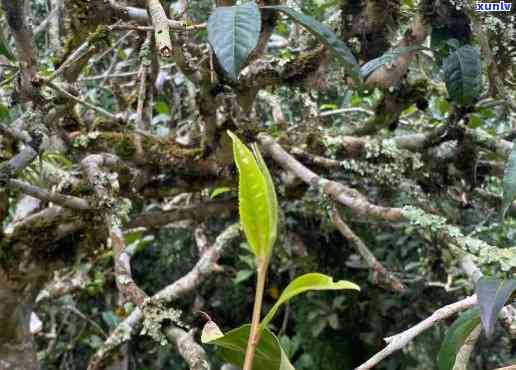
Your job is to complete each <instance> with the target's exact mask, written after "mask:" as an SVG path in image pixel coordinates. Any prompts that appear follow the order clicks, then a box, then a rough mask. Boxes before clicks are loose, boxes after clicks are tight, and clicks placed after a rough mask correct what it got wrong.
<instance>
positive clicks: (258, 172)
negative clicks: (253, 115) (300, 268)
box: [228, 132, 278, 257]
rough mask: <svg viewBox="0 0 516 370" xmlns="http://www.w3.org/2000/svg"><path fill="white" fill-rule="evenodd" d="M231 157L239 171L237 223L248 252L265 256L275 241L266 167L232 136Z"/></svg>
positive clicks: (271, 192)
mask: <svg viewBox="0 0 516 370" xmlns="http://www.w3.org/2000/svg"><path fill="white" fill-rule="evenodd" d="M228 135H229V136H230V137H231V139H232V140H233V155H234V158H235V163H236V165H237V168H238V172H239V183H238V203H239V212H240V221H241V223H242V227H243V229H244V233H245V236H246V238H247V241H248V243H249V245H250V247H251V250H252V251H253V253H254V254H255V256H257V257H268V256H269V255H270V252H271V250H272V247H273V245H274V242H275V241H276V235H277V220H278V215H277V209H278V205H277V203H276V193H275V190H274V186H273V184H272V180H271V177H270V174H269V173H268V170H267V167H266V166H265V164H264V163H263V159H261V156H260V155H259V151H258V148H256V149H255V152H256V153H258V156H257V158H255V156H254V155H253V153H252V152H251V150H249V149H248V148H247V147H246V146H245V145H244V144H243V143H242V142H241V141H240V139H238V138H237V137H236V136H235V135H234V134H233V133H231V132H228Z"/></svg>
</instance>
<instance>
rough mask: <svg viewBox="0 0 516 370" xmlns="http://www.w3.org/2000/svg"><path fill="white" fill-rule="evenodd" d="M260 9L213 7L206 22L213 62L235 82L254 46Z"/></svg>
mask: <svg viewBox="0 0 516 370" xmlns="http://www.w3.org/2000/svg"><path fill="white" fill-rule="evenodd" d="M260 28H261V15H260V10H259V9H258V6H257V5H256V3H255V2H249V3H245V4H242V5H236V6H223V7H219V8H215V10H214V11H213V13H212V14H211V15H210V17H209V19H208V41H209V42H210V45H211V47H212V48H213V51H214V52H215V55H216V56H217V60H218V61H219V63H220V65H221V66H222V68H223V69H224V71H226V72H227V73H228V74H229V76H230V77H232V78H234V79H236V78H237V77H238V74H239V73H240V70H241V69H242V66H243V65H244V63H245V62H246V60H247V58H248V57H249V54H250V53H251V51H252V50H253V49H254V48H255V47H256V45H257V44H258V38H259V36H260Z"/></svg>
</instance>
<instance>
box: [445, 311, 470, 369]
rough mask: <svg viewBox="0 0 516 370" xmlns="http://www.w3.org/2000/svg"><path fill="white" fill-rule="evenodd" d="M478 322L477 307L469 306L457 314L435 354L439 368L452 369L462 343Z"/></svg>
mask: <svg viewBox="0 0 516 370" xmlns="http://www.w3.org/2000/svg"><path fill="white" fill-rule="evenodd" d="M479 324H480V312H479V309H478V307H475V308H471V309H469V310H468V311H466V312H464V313H463V314H462V315H460V316H459V318H458V319H457V320H455V322H454V323H453V324H452V326H451V327H450V328H449V329H448V331H447V333H446V337H445V338H444V340H443V343H442V344H441V349H440V350H439V354H438V356H437V365H438V368H439V370H452V369H453V365H454V364H455V359H456V358H457V354H458V353H459V351H460V349H461V347H462V345H463V344H464V342H465V341H466V339H467V338H468V337H469V335H470V334H471V332H472V331H473V329H475V328H476V327H477V326H478V325H479Z"/></svg>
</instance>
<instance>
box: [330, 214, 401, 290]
mask: <svg viewBox="0 0 516 370" xmlns="http://www.w3.org/2000/svg"><path fill="white" fill-rule="evenodd" d="M331 220H332V222H333V223H334V224H335V226H336V227H337V229H338V230H339V231H340V233H341V234H342V235H343V236H344V237H345V238H346V239H347V240H348V241H349V242H350V243H351V244H352V245H353V246H354V247H355V249H356V251H357V252H358V253H359V254H360V255H361V256H362V258H363V259H364V260H365V261H366V263H367V265H368V266H369V268H370V269H371V270H373V273H374V275H375V281H376V280H378V282H379V283H383V284H384V285H386V286H388V287H389V288H391V289H392V290H394V291H396V292H399V293H402V292H404V291H405V290H406V288H405V286H404V285H403V283H402V282H401V281H399V279H398V278H396V277H395V276H394V275H393V274H392V273H391V272H390V271H388V270H387V269H386V268H385V267H384V266H383V265H382V264H381V263H380V262H378V260H377V259H376V257H375V256H374V254H373V253H372V252H371V251H370V250H369V248H367V246H366V245H365V243H364V242H363V241H362V239H360V238H359V237H358V236H357V235H356V234H355V233H354V232H353V230H351V229H350V228H349V226H348V225H347V224H346V223H345V222H344V221H343V220H342V218H341V217H340V216H339V212H338V211H337V209H336V208H333V209H332V211H331Z"/></svg>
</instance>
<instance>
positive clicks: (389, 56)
mask: <svg viewBox="0 0 516 370" xmlns="http://www.w3.org/2000/svg"><path fill="white" fill-rule="evenodd" d="M422 49H425V47H423V46H421V45H412V46H406V47H402V48H397V49H394V50H390V51H388V52H386V53H385V54H383V55H382V56H380V57H378V58H375V59H371V60H370V61H369V62H367V63H366V64H364V65H363V66H362V67H360V76H361V77H362V78H363V79H366V78H367V77H368V76H369V75H370V74H371V73H373V72H374V71H376V70H377V69H378V68H380V67H382V66H384V65H385V64H387V63H392V62H393V61H394V60H396V59H397V58H398V57H399V56H400V55H401V54H404V53H409V52H411V51H416V50H422Z"/></svg>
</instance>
